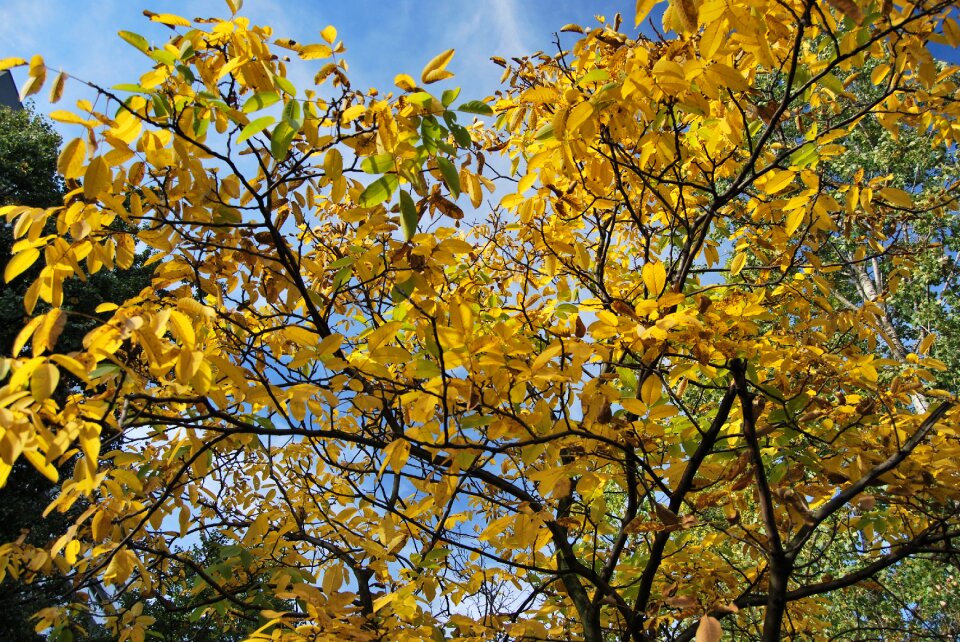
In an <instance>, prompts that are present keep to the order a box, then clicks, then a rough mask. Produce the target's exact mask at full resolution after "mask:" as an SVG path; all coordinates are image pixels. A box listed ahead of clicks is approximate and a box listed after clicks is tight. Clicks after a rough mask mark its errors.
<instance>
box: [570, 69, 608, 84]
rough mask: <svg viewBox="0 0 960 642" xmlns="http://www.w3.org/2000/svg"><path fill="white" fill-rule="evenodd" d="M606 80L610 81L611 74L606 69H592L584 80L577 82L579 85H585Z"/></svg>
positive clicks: (585, 75)
mask: <svg viewBox="0 0 960 642" xmlns="http://www.w3.org/2000/svg"><path fill="white" fill-rule="evenodd" d="M605 80H610V72H608V71H607V70H606V69H591V70H590V71H588V72H587V73H586V74H584V76H583V78H581V79H580V80H578V81H577V84H578V85H583V84H586V83H588V82H603V81H605Z"/></svg>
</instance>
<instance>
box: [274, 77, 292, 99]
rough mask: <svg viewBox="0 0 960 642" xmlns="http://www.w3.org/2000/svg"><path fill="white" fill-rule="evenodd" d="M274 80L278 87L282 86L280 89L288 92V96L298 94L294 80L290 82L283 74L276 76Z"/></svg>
mask: <svg viewBox="0 0 960 642" xmlns="http://www.w3.org/2000/svg"><path fill="white" fill-rule="evenodd" d="M273 81H274V82H275V83H276V84H277V87H279V88H280V91H282V92H283V93H285V94H287V95H288V96H296V95H297V88H296V87H294V86H293V83H292V82H290V81H289V80H287V79H286V78H284V77H283V76H274V77H273Z"/></svg>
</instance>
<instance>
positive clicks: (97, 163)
mask: <svg viewBox="0 0 960 642" xmlns="http://www.w3.org/2000/svg"><path fill="white" fill-rule="evenodd" d="M112 178H113V175H112V173H111V172H110V167H109V166H107V161H105V160H103V156H95V157H94V158H93V160H92V161H90V164H89V165H87V169H86V171H85V172H84V173H83V196H84V198H86V199H87V200H90V201H94V200H96V199H97V196H98V195H99V194H100V193H101V192H107V191H109V190H110V184H111V180H112Z"/></svg>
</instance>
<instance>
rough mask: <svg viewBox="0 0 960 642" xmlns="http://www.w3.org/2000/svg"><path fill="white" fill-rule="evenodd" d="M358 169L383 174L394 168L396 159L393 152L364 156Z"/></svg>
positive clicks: (368, 172)
mask: <svg viewBox="0 0 960 642" xmlns="http://www.w3.org/2000/svg"><path fill="white" fill-rule="evenodd" d="M360 169H362V170H363V171H365V172H366V173H367V174H385V173H387V172H390V171H393V170H394V169H396V160H395V159H394V157H393V154H377V155H376V156H369V157H367V158H364V159H363V161H362V162H361V163H360Z"/></svg>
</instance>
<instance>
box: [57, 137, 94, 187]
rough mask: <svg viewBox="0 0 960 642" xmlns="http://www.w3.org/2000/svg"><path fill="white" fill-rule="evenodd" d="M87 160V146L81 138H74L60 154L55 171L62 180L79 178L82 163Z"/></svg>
mask: <svg viewBox="0 0 960 642" xmlns="http://www.w3.org/2000/svg"><path fill="white" fill-rule="evenodd" d="M86 159H87V145H86V143H84V142H83V139H82V138H74V139H73V140H71V141H70V142H69V143H67V145H66V146H65V147H64V148H63V151H62V152H60V157H59V158H58V159H57V170H58V171H59V172H60V173H61V174H62V175H63V177H64V178H79V177H80V176H82V175H83V163H84V161H86Z"/></svg>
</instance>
